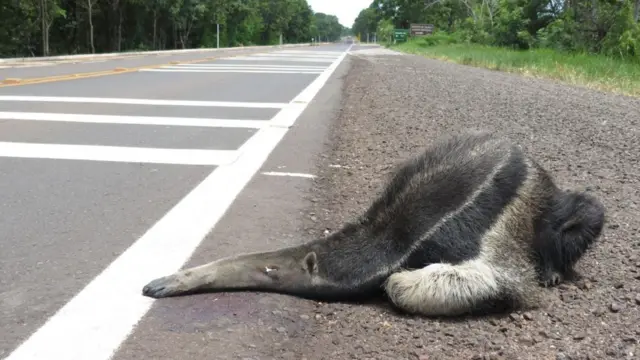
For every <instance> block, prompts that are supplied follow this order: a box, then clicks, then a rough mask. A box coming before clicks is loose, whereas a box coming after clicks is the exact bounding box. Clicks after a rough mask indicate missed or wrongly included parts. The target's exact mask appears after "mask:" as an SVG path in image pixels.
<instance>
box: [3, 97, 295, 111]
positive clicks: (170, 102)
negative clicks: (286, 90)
mask: <svg viewBox="0 0 640 360" xmlns="http://www.w3.org/2000/svg"><path fill="white" fill-rule="evenodd" d="M0 101H34V102H38V101H42V102H68V103H94V104H130V105H165V106H204V107H237V108H265V109H281V108H284V107H286V106H287V105H288V104H286V103H258V102H232V101H194V100H158V99H119V98H97V97H73V96H18V95H16V96H10V95H5V96H0Z"/></svg>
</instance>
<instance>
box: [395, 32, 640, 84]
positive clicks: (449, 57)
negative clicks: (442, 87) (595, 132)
mask: <svg viewBox="0 0 640 360" xmlns="http://www.w3.org/2000/svg"><path fill="white" fill-rule="evenodd" d="M391 48H392V49H394V50H397V51H402V52H406V53H410V54H416V55H422V56H426V57H429V58H434V59H440V60H445V61H451V62H455V63H459V64H465V65H471V66H476V67H484V68H488V69H493V70H500V71H508V72H514V73H519V74H523V75H526V76H532V77H538V78H550V79H556V80H560V81H563V82H566V83H569V84H573V85H579V86H585V87H589V88H593V89H599V90H604V91H611V92H615V93H619V94H624V95H630V96H635V97H640V62H634V61H624V60H619V59H614V58H610V57H606V56H598V55H589V54H567V53H561V52H557V51H554V50H550V49H535V50H529V51H516V50H511V49H504V48H497V47H489V46H482V45H475V44H432V43H431V42H427V41H425V40H421V39H418V40H411V41H408V42H406V43H402V44H397V45H392V46H391Z"/></svg>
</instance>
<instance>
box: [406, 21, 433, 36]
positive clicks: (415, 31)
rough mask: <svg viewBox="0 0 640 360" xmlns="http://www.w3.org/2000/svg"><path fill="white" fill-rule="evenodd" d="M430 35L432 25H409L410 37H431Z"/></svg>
mask: <svg viewBox="0 0 640 360" xmlns="http://www.w3.org/2000/svg"><path fill="white" fill-rule="evenodd" d="M432 33H433V25H432V24H411V36H423V35H431V34H432Z"/></svg>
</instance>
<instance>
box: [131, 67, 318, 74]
mask: <svg viewBox="0 0 640 360" xmlns="http://www.w3.org/2000/svg"><path fill="white" fill-rule="evenodd" d="M138 71H145V72H183V73H235V74H316V75H317V74H322V71H321V70H314V71H301V70H292V71H287V70H268V69H265V70H249V69H227V70H208V69H182V68H177V69H176V68H169V67H165V68H160V69H140V70H138Z"/></svg>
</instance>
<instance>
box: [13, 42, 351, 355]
mask: <svg viewBox="0 0 640 360" xmlns="http://www.w3.org/2000/svg"><path fill="white" fill-rule="evenodd" d="M351 46H353V45H351ZM351 46H350V47H349V49H351ZM347 53H348V50H347V51H345V52H343V53H342V56H340V58H339V59H338V60H336V61H335V62H334V63H332V64H331V66H330V67H329V68H328V69H327V70H326V72H325V73H323V74H322V75H320V76H318V77H317V78H316V79H315V80H314V81H313V82H312V83H311V84H310V85H309V86H308V87H307V88H306V89H305V90H303V93H304V94H305V97H307V98H308V97H309V96H310V97H311V98H313V96H314V95H315V94H316V93H317V92H318V91H319V90H320V89H321V88H322V86H323V85H324V84H325V83H326V82H327V80H328V79H329V77H330V76H331V74H332V73H333V72H334V71H335V69H336V68H337V66H338V65H339V64H340V63H341V62H342V60H343V59H344V58H345V56H346V55H347ZM305 108H306V106H302V107H295V109H296V110H297V111H296V112H291V111H285V110H286V109H283V111H281V112H279V113H278V114H277V115H276V116H275V117H278V116H280V117H284V116H288V117H294V119H291V120H289V121H288V122H290V123H293V122H295V120H296V119H297V118H298V117H299V116H300V114H301V113H302V112H303V111H304V110H305ZM281 114H282V115H281ZM281 120H282V119H281ZM287 131H288V128H274V127H265V128H262V129H260V130H259V131H258V132H257V133H256V134H255V135H254V136H253V137H251V138H250V139H249V140H248V141H247V142H246V143H245V144H244V145H242V146H241V147H240V149H238V152H239V153H241V154H242V155H241V156H240V157H239V158H238V159H237V160H236V161H235V162H234V163H232V164H230V165H227V166H220V167H218V168H216V169H215V170H214V171H213V172H212V173H211V174H210V175H209V176H208V177H207V178H205V179H204V180H203V181H202V182H201V183H200V184H199V185H198V186H196V187H195V188H194V189H193V190H191V191H190V192H189V193H188V194H187V195H186V196H185V197H184V198H183V199H182V200H180V202H179V203H178V204H176V205H175V206H174V207H173V208H172V209H171V210H170V211H169V212H168V213H167V214H166V215H165V216H163V217H162V218H161V219H160V220H159V221H158V222H157V223H155V224H154V225H153V226H152V227H151V228H150V229H149V230H148V231H147V232H146V233H145V234H144V235H143V236H142V237H141V238H140V239H138V240H137V241H136V242H135V243H133V245H131V246H130V247H129V248H128V249H127V250H126V251H125V252H124V253H123V254H122V255H120V256H119V257H118V258H117V259H115V260H114V261H113V262H112V263H111V264H110V265H109V266H108V267H107V268H106V269H105V270H104V271H103V272H102V273H100V274H99V275H98V276H96V278H94V279H93V280H92V281H91V282H90V283H89V284H88V285H87V286H86V287H85V288H84V289H83V290H82V291H80V292H79V293H78V294H77V295H76V296H75V297H74V298H72V299H71V300H70V301H69V302H68V303H67V304H65V305H64V306H63V307H62V308H61V309H60V310H59V311H58V312H56V314H54V315H53V316H52V317H51V318H49V319H48V321H47V322H46V323H45V324H44V325H43V326H42V327H40V328H39V329H38V330H37V331H36V332H35V333H33V334H32V335H31V337H29V338H28V339H27V340H26V341H25V342H23V343H22V344H21V345H20V346H19V347H18V348H17V349H16V350H14V351H13V352H12V353H11V354H10V355H9V356H8V357H7V358H6V359H5V360H27V359H29V360H36V359H37V360H45V359H46V360H48V359H55V360H58V359H60V360H63V359H64V360H89V359H90V360H108V359H111V358H112V357H113V355H114V354H115V352H116V351H117V350H118V348H119V347H120V345H121V344H122V342H123V341H125V340H126V339H127V337H128V336H129V334H131V332H132V331H133V329H134V328H135V326H136V324H137V323H138V322H139V321H140V319H141V318H142V317H143V316H144V315H145V314H146V313H147V311H149V309H150V307H151V305H152V304H153V302H154V300H153V299H150V298H147V297H144V296H142V294H141V291H142V287H143V286H144V285H145V284H146V283H147V282H149V281H150V280H152V279H154V278H157V277H159V276H162V275H166V274H170V273H172V272H174V271H176V270H178V269H180V268H181V267H182V266H183V264H184V263H185V262H186V261H187V260H188V259H189V258H190V257H191V255H192V253H193V251H195V249H196V248H197V247H198V245H199V244H200V242H201V241H202V240H203V239H204V238H205V237H206V236H207V234H208V233H209V232H210V231H211V229H212V228H213V227H214V226H215V225H216V223H217V222H218V221H219V219H220V218H221V217H222V216H223V215H224V214H225V212H226V211H227V208H228V207H229V206H230V205H231V204H232V203H233V201H234V200H235V198H236V196H238V194H239V193H240V192H241V191H242V189H243V188H244V187H245V186H246V184H247V183H248V182H249V181H250V180H251V178H252V177H253V175H254V174H255V173H256V172H257V171H258V170H260V167H261V166H262V164H263V163H264V162H265V161H266V159H267V157H268V156H269V155H270V154H271V152H272V151H273V149H274V148H275V147H276V146H277V145H278V143H279V142H280V140H281V139H282V138H283V137H284V135H285V134H286V133H287ZM212 199H214V200H213V201H212Z"/></svg>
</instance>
